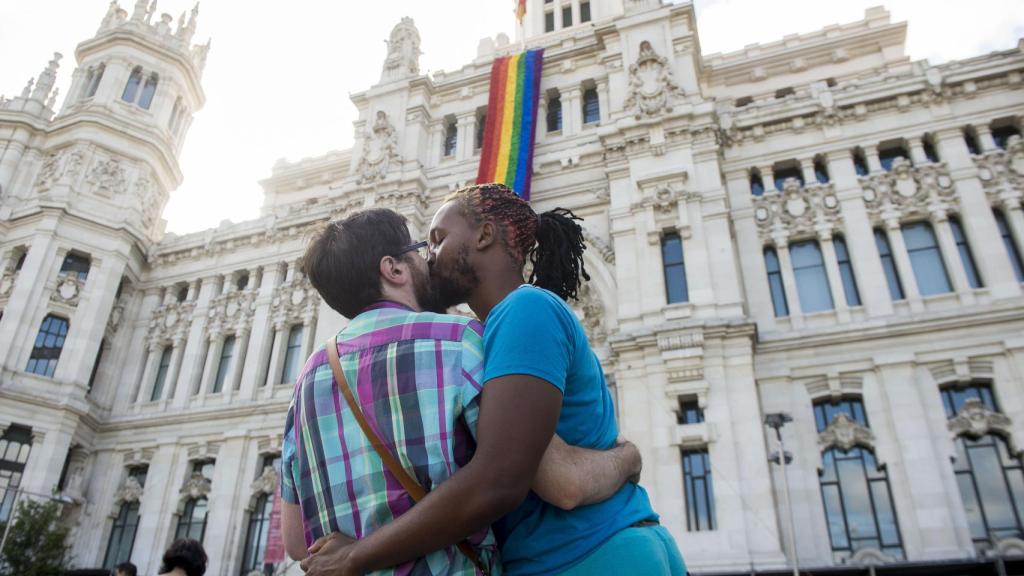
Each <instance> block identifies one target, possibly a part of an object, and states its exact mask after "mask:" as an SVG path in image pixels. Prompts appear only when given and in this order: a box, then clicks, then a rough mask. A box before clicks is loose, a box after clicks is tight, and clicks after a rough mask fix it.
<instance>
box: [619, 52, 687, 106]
mask: <svg viewBox="0 0 1024 576" xmlns="http://www.w3.org/2000/svg"><path fill="white" fill-rule="evenodd" d="M681 96H683V91H682V89H681V88H679V85H678V84H676V81H675V79H674V78H673V77H672V68H671V65H670V63H669V61H668V59H667V58H665V57H664V56H659V55H658V53H657V52H655V51H654V48H652V47H651V43H650V42H648V41H647V40H644V41H643V42H641V43H640V54H639V55H638V56H637V59H636V62H634V63H633V64H630V65H629V95H628V96H627V97H626V104H625V108H626V110H632V112H633V115H634V116H635V117H636V119H637V120H640V119H641V118H643V117H645V116H646V117H648V118H650V117H654V116H658V115H660V114H664V113H667V112H671V111H672V101H673V100H674V99H675V98H677V97H681Z"/></svg>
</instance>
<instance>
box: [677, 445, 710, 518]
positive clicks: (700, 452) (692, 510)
mask: <svg viewBox="0 0 1024 576" xmlns="http://www.w3.org/2000/svg"><path fill="white" fill-rule="evenodd" d="M697 458H699V459H700V464H701V468H702V469H703V473H701V474H695V473H694V470H693V469H694V460H695V459H697ZM680 460H681V464H682V468H683V471H682V472H683V498H684V501H685V503H686V531H687V532H709V531H714V530H717V529H718V520H717V514H716V511H715V490H714V483H713V482H714V479H713V476H712V469H711V455H710V454H709V453H708V449H707V447H703V448H684V449H681V450H680ZM698 482H700V483H701V484H700V485H698ZM701 503H703V505H704V510H703V511H702V510H701Z"/></svg>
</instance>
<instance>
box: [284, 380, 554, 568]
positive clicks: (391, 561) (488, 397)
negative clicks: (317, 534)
mask: <svg viewBox="0 0 1024 576" xmlns="http://www.w3.org/2000/svg"><path fill="white" fill-rule="evenodd" d="M561 408H562V395H561V393H560V391H559V390H558V388H556V387H555V386H552V385H551V384H550V383H549V382H546V381H544V380H542V379H540V378H535V377H533V376H525V375H510V376H502V377H500V378H494V379H493V380H490V381H488V382H487V385H486V386H484V390H483V393H482V396H481V400H480V419H479V422H478V423H477V447H476V453H475V454H474V456H473V459H472V460H470V462H469V464H467V465H466V466H465V467H463V468H462V469H461V470H459V471H458V472H456V473H455V474H454V475H453V476H452V477H451V478H449V479H448V480H446V481H444V482H442V483H441V484H439V485H438V486H437V487H436V488H435V489H434V490H433V491H431V492H430V493H429V494H427V496H426V497H425V498H424V499H423V500H421V501H420V502H418V503H417V504H416V505H415V506H413V507H412V508H411V509H409V511H408V512H406V513H405V514H402V515H401V516H399V517H398V518H396V519H395V520H394V521H393V522H390V523H388V524H385V525H384V526H382V527H381V528H380V529H378V530H376V531H374V532H373V533H372V534H370V535H369V536H367V537H366V538H364V539H362V540H359V541H358V542H356V543H355V544H353V545H352V546H342V545H340V544H339V545H337V546H333V545H331V544H330V543H329V544H326V545H324V547H323V548H322V549H321V550H320V552H319V553H317V554H314V555H313V556H311V557H310V558H307V559H306V560H305V561H303V563H302V568H303V570H306V573H307V575H308V576H322V575H348V574H363V573H366V572H370V571H372V570H380V569H383V568H387V567H389V566H394V565H395V564H400V563H402V562H406V561H409V560H412V559H415V558H419V557H420V556H424V555H426V554H429V553H430V552H433V551H435V550H439V549H441V548H444V547H445V546H449V545H451V544H454V543H456V542H460V541H462V540H464V539H465V538H467V537H468V536H470V535H471V534H473V533H475V532H477V531H478V530H480V529H482V528H485V527H487V526H488V525H489V524H491V523H492V522H494V521H495V520H497V519H498V518H500V517H501V516H503V515H505V514H507V513H508V512H511V511H512V510H513V509H514V508H515V507H516V506H518V505H519V503H520V502H522V500H523V499H524V498H525V497H526V494H527V493H528V492H529V490H530V486H531V485H532V483H533V479H534V477H535V476H536V474H537V467H538V465H539V464H540V461H541V457H542V456H543V455H544V452H545V450H546V449H547V447H548V445H549V444H550V443H551V438H552V436H554V433H555V425H556V424H557V423H558V414H559V412H560V411H561Z"/></svg>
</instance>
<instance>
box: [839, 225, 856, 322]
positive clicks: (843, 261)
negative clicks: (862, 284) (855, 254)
mask: <svg viewBox="0 0 1024 576" xmlns="http://www.w3.org/2000/svg"><path fill="white" fill-rule="evenodd" d="M833 244H834V245H835V249H836V260H838V261H839V276H840V277H841V278H842V280H843V295H844V296H845V297H846V305H847V306H860V292H859V291H858V290H857V281H856V279H855V278H854V277H853V264H852V263H851V262H850V254H849V252H847V250H846V240H844V239H843V238H842V236H837V237H836V238H835V240H834V242H833Z"/></svg>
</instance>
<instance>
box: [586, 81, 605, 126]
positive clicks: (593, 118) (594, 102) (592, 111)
mask: <svg viewBox="0 0 1024 576" xmlns="http://www.w3.org/2000/svg"><path fill="white" fill-rule="evenodd" d="M600 119H601V105H600V102H599V101H598V98H597V90H596V89H595V88H588V89H586V90H585V91H584V92H583V123H584V124H590V123H591V122H597V121H598V120H600Z"/></svg>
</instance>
